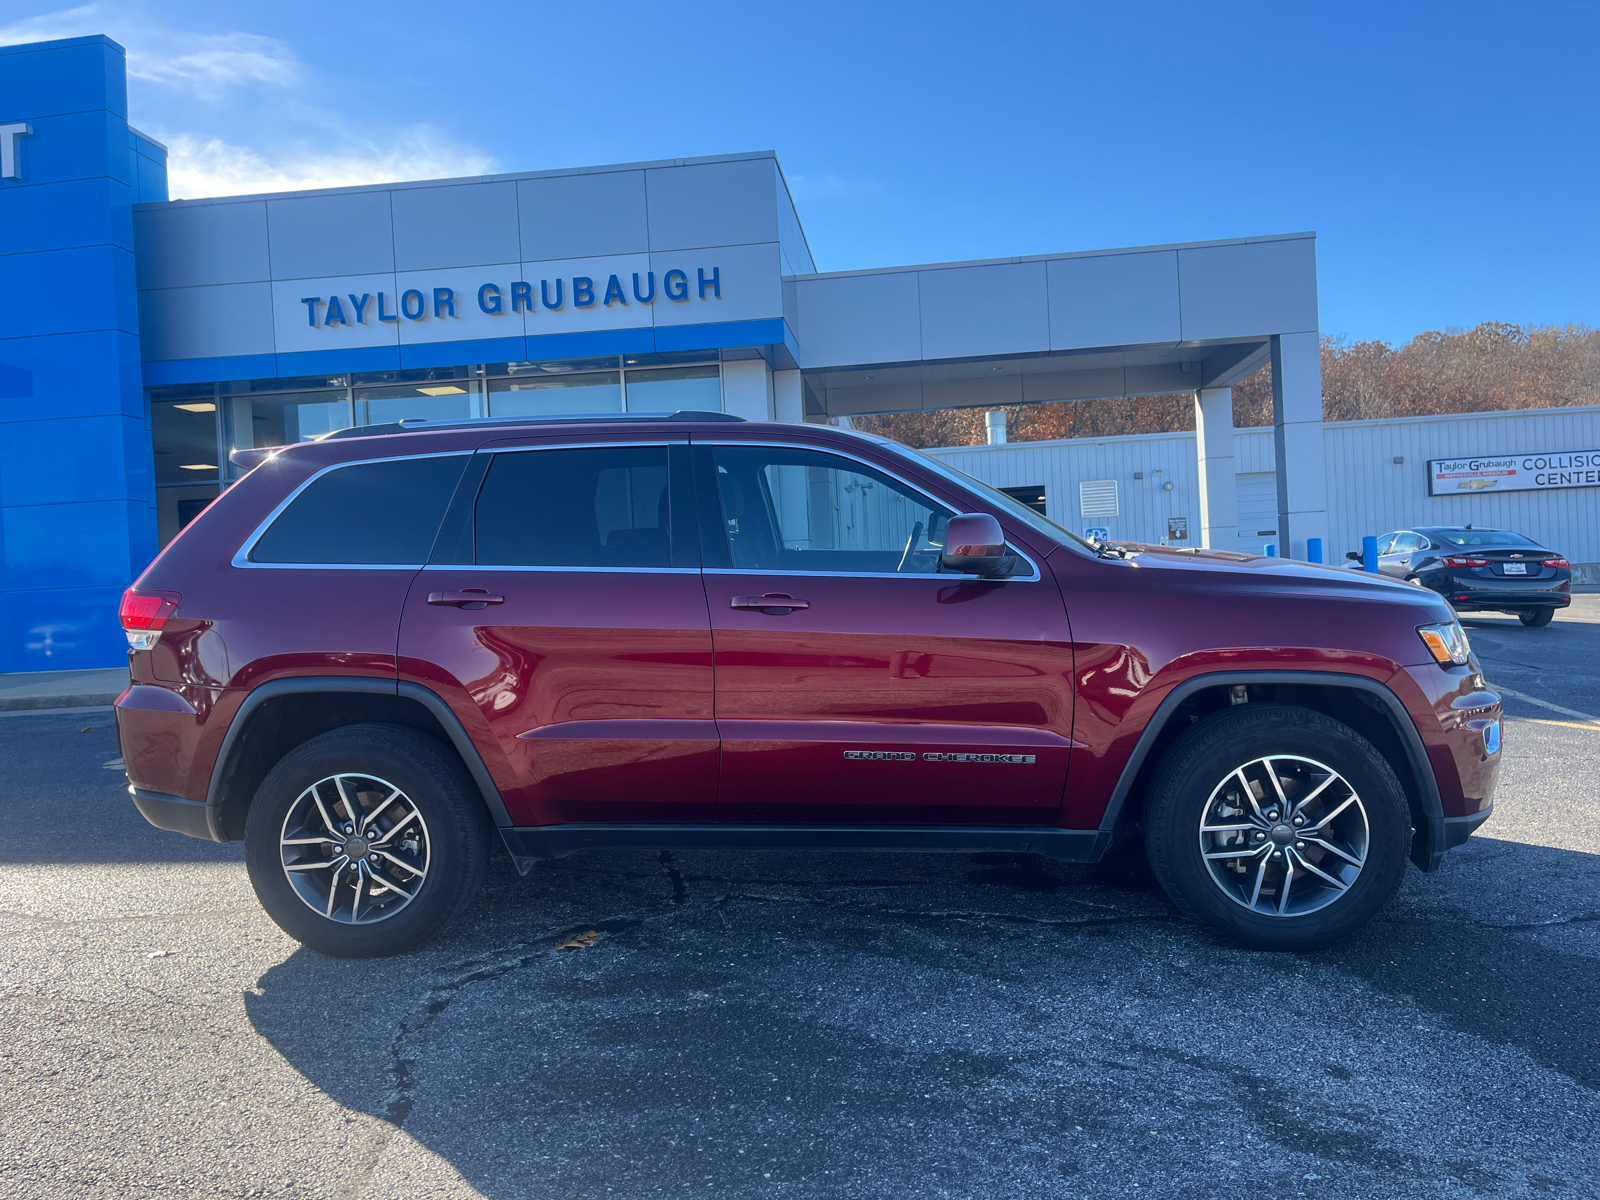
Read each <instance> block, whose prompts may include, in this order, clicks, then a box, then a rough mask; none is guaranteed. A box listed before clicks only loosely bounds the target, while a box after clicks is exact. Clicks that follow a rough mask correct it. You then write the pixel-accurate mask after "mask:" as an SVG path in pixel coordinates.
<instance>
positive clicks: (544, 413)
mask: <svg viewBox="0 0 1600 1200" xmlns="http://www.w3.org/2000/svg"><path fill="white" fill-rule="evenodd" d="M488 371H489V373H490V375H491V378H490V379H489V381H488V383H489V415H490V416H492V417H555V416H564V415H569V414H570V415H573V416H578V415H588V414H590V413H619V412H622V411H623V407H622V372H621V371H620V370H619V369H618V367H617V360H616V358H615V357H606V358H596V359H576V360H572V361H569V362H561V363H502V364H500V365H499V366H496V367H490V368H488ZM496 375H500V376H501V377H499V378H495V377H494V376H496Z"/></svg>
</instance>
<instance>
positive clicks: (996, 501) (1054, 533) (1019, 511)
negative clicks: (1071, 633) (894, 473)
mask: <svg viewBox="0 0 1600 1200" xmlns="http://www.w3.org/2000/svg"><path fill="white" fill-rule="evenodd" d="M853 432H855V434H856V436H858V437H871V438H872V440H873V441H876V442H882V443H884V444H885V445H888V446H893V447H894V448H895V450H896V451H898V452H899V453H901V454H904V455H907V456H909V457H911V458H914V459H916V460H917V462H918V463H919V464H921V465H922V466H924V467H926V468H927V469H928V470H930V471H932V472H934V474H936V475H939V476H942V477H943V478H945V479H948V480H949V481H950V482H951V483H954V484H956V485H958V486H960V487H964V488H966V489H967V490H968V491H971V492H978V493H979V494H980V495H982V496H983V498H984V499H985V500H987V501H989V503H991V504H993V505H994V506H995V507H996V508H999V509H1003V510H1005V513H1006V515H1007V516H1011V517H1015V518H1016V519H1017V520H1018V521H1021V522H1022V523H1023V524H1024V525H1026V526H1027V527H1028V528H1029V529H1032V530H1033V531H1034V532H1035V533H1038V534H1042V535H1043V536H1044V537H1047V538H1049V539H1050V540H1051V541H1053V542H1058V543H1061V544H1062V545H1066V546H1070V547H1072V548H1073V549H1075V550H1080V551H1082V552H1083V553H1085V554H1095V553H1096V550H1095V548H1094V545H1093V543H1091V542H1089V541H1086V540H1085V539H1083V538H1081V537H1079V536H1078V535H1077V534H1075V533H1073V532H1072V530H1070V529H1067V528H1065V527H1064V526H1061V525H1057V524H1056V523H1055V522H1054V521H1052V520H1051V519H1050V518H1049V517H1047V516H1045V515H1044V514H1042V513H1040V512H1038V511H1037V510H1035V509H1032V508H1029V507H1028V506H1027V505H1026V504H1024V503H1022V501H1020V500H1018V499H1017V498H1016V497H1014V496H1008V495H1006V494H1005V493H1004V492H1002V491H1000V489H998V488H993V487H990V486H989V485H988V484H987V483H985V482H983V480H981V479H974V478H973V477H972V476H971V475H968V474H967V473H966V472H965V471H958V470H956V468H954V467H952V466H950V465H949V464H948V463H943V462H940V461H939V460H938V459H937V458H934V457H933V456H932V455H931V454H924V453H923V452H922V451H920V450H913V449H912V448H911V447H910V446H907V445H904V444H902V443H900V442H894V441H890V440H889V439H888V438H880V437H877V436H875V435H873V434H864V433H862V432H861V431H860V430H855V431H853Z"/></svg>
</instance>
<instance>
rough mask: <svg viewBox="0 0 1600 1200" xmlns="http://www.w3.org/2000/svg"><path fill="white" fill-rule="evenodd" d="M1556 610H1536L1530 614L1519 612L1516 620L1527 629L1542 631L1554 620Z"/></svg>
mask: <svg viewBox="0 0 1600 1200" xmlns="http://www.w3.org/2000/svg"><path fill="white" fill-rule="evenodd" d="M1555 615H1556V610H1555V609H1553V608H1536V609H1534V610H1532V611H1531V612H1519V613H1518V614H1517V620H1519V621H1521V622H1522V623H1523V624H1524V625H1526V626H1527V627H1528V628H1529V629H1543V628H1544V627H1545V626H1546V625H1548V624H1550V622H1551V621H1552V620H1554V619H1555Z"/></svg>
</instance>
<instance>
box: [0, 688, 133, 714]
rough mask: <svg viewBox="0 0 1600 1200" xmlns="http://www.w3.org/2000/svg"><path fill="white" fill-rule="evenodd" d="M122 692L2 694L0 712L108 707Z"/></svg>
mask: <svg viewBox="0 0 1600 1200" xmlns="http://www.w3.org/2000/svg"><path fill="white" fill-rule="evenodd" d="M121 694H122V693H121V692H88V693H79V694H74V695H68V696H0V712H50V711H51V710H52V709H57V708H106V707H109V706H110V705H112V704H115V703H116V701H117V697H118V696H120V695H121Z"/></svg>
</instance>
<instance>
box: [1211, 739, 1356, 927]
mask: <svg viewBox="0 0 1600 1200" xmlns="http://www.w3.org/2000/svg"><path fill="white" fill-rule="evenodd" d="M1199 833H1200V854H1201V857H1202V858H1203V859H1204V861H1205V864H1206V870H1207V871H1208V872H1209V873H1210V875H1211V880H1212V882H1213V883H1215V884H1216V885H1217V887H1218V888H1219V889H1220V890H1221V891H1222V893H1223V894H1224V895H1225V896H1227V897H1228V899H1230V900H1232V901H1233V902H1234V903H1235V904H1238V905H1241V906H1242V907H1244V908H1248V909H1250V910H1251V911H1252V912H1256V913H1260V914H1262V915H1263V916H1269V917H1302V916H1305V915H1306V914H1307V913H1313V912H1316V911H1317V910H1318V909H1321V908H1326V907H1327V906H1328V905H1330V904H1332V903H1333V902H1334V901H1336V900H1338V899H1339V897H1340V896H1342V895H1344V894H1345V893H1346V892H1348V891H1349V890H1350V887H1351V885H1352V884H1354V883H1355V881H1356V878H1357V877H1358V876H1359V875H1360V874H1361V869H1362V867H1363V866H1364V865H1365V863H1366V858H1367V848H1368V843H1369V840H1370V837H1371V830H1370V827H1369V826H1368V823H1367V811H1366V808H1365V807H1364V806H1363V805H1362V803H1361V797H1360V796H1359V795H1357V793H1356V790H1355V788H1354V787H1352V786H1351V785H1350V783H1349V781H1347V780H1346V779H1345V778H1344V776H1342V775H1340V774H1339V773H1338V772H1337V771H1335V770H1334V769H1333V768H1332V767H1330V766H1327V765H1326V764H1324V763H1320V762H1317V761H1316V760H1315V759H1310V758H1302V757H1300V756H1298V755H1292V754H1275V755H1269V756H1267V757H1264V758H1258V759H1254V760H1252V761H1250V762H1247V763H1245V764H1244V765H1243V766H1240V767H1237V768H1235V769H1234V770H1233V771H1230V772H1229V773H1228V774H1227V775H1226V776H1224V777H1223V778H1222V780H1221V781H1220V782H1219V783H1218V784H1217V785H1216V786H1215V787H1214V788H1212V790H1211V795H1210V797H1209V798H1208V799H1207V801H1206V805H1205V808H1204V809H1203V810H1202V812H1201V815H1200V830H1199Z"/></svg>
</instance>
